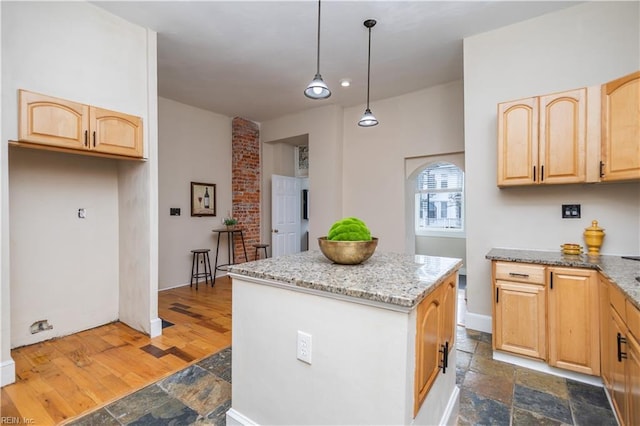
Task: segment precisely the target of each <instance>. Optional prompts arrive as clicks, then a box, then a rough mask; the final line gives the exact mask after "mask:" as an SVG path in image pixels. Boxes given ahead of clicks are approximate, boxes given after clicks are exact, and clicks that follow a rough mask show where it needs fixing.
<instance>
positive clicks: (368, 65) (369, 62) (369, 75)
mask: <svg viewBox="0 0 640 426" xmlns="http://www.w3.org/2000/svg"><path fill="white" fill-rule="evenodd" d="M370 85H371V27H369V57H368V59H367V109H369V86H370Z"/></svg>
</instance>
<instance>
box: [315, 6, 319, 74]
mask: <svg viewBox="0 0 640 426" xmlns="http://www.w3.org/2000/svg"><path fill="white" fill-rule="evenodd" d="M316 65H317V68H316V74H320V0H318V55H317V60H316Z"/></svg>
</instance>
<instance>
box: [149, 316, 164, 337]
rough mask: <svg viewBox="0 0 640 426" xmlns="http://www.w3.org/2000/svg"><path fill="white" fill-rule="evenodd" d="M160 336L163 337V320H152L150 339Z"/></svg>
mask: <svg viewBox="0 0 640 426" xmlns="http://www.w3.org/2000/svg"><path fill="white" fill-rule="evenodd" d="M158 336H162V320H161V319H160V318H154V319H152V320H151V331H150V332H149V337H151V338H154V337H158Z"/></svg>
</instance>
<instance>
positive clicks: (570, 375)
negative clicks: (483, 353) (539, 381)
mask: <svg viewBox="0 0 640 426" xmlns="http://www.w3.org/2000/svg"><path fill="white" fill-rule="evenodd" d="M493 359H495V360H496V361H502V362H507V363H509V364H513V365H517V366H520V367H525V368H528V369H530V370H535V371H540V372H541V373H546V374H551V375H554V376H559V377H564V378H565V379H571V380H575V381H576V382H582V383H587V384H589V385H593V386H600V387H603V384H602V379H601V378H600V377H597V376H590V375H588V374H582V373H576V372H575V371H569V370H563V369H562V368H556V367H552V366H550V365H549V364H547V363H546V362H544V361H538V360H535V359H530V358H524V357H519V356H517V355H511V354H508V353H505V352H501V351H493Z"/></svg>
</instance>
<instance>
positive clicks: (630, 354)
mask: <svg viewBox="0 0 640 426" xmlns="http://www.w3.org/2000/svg"><path fill="white" fill-rule="evenodd" d="M627 339H628V340H627V360H626V361H627V371H626V373H627V387H626V391H627V419H628V421H627V424H628V425H640V345H638V342H637V341H636V339H635V338H634V337H633V336H631V335H629V336H627Z"/></svg>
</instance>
